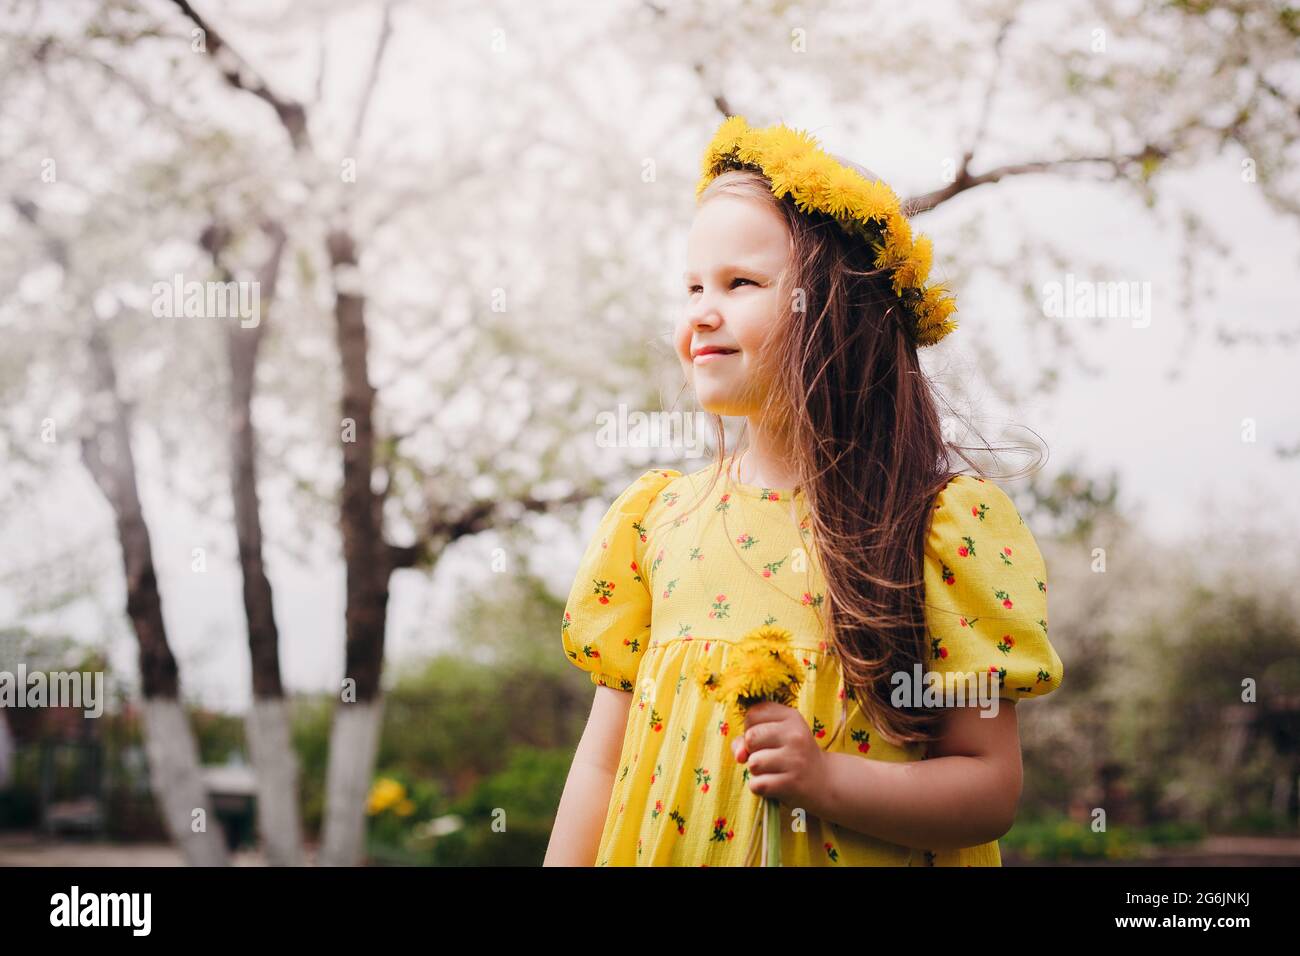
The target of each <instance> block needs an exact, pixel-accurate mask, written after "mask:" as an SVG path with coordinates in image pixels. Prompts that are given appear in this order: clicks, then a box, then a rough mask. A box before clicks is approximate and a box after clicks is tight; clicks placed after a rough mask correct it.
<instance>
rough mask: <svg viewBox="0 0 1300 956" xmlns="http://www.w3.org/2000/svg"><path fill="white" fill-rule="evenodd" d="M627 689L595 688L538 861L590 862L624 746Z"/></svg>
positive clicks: (628, 701)
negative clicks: (553, 820)
mask: <svg viewBox="0 0 1300 956" xmlns="http://www.w3.org/2000/svg"><path fill="white" fill-rule="evenodd" d="M631 709H632V694H631V693H630V692H628V691H622V690H615V689H614V688H612V687H597V688H596V697H595V700H593V701H592V704H591V715H590V716H589V717H588V718H587V729H586V730H584V731H583V732H582V740H581V741H579V742H578V749H577V751H576V752H575V753H574V755H573V765H572V766H571V767H570V768H569V777H568V780H566V781H565V784H564V794H563V796H561V797H560V808H559V810H558V811H557V812H556V814H555V827H554V829H552V830H551V841H550V843H549V844H548V845H547V847H546V859H545V860H543V861H542V866H593V865H595V862H596V851H597V849H598V848H599V846H600V834H601V831H602V830H603V829H604V827H605V815H606V813H607V812H608V810H609V798H610V794H611V793H612V792H613V790H614V775H615V774H616V773H617V772H618V758H619V754H620V753H621V752H622V749H623V735H624V733H625V732H626V730H627V718H628V713H629V711H630V710H631Z"/></svg>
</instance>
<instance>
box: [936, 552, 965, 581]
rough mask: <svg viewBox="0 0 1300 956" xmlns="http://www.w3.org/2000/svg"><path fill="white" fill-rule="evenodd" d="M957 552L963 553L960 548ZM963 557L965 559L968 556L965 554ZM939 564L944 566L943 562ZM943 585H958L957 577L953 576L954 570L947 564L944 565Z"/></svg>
mask: <svg viewBox="0 0 1300 956" xmlns="http://www.w3.org/2000/svg"><path fill="white" fill-rule="evenodd" d="M957 550H958V551H959V552H960V551H961V549H960V548H958V549H957ZM962 557H963V558H964V557H966V555H964V554H963V555H962ZM939 563H940V564H943V562H942V561H941V562H939ZM943 583H944V584H956V583H957V578H956V576H955V575H953V573H952V568H950V567H948V565H946V564H943Z"/></svg>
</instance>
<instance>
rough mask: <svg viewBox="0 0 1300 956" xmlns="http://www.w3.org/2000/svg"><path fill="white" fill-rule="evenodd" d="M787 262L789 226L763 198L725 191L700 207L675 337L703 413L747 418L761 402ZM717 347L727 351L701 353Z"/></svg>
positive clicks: (689, 247) (691, 238) (689, 248)
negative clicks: (766, 347) (763, 365)
mask: <svg viewBox="0 0 1300 956" xmlns="http://www.w3.org/2000/svg"><path fill="white" fill-rule="evenodd" d="M789 261H790V233H789V230H788V229H787V228H786V225H785V222H784V221H783V220H782V219H781V217H780V215H779V214H778V213H777V212H776V210H774V209H772V208H771V207H769V206H767V205H765V204H764V203H762V202H759V201H757V200H752V199H743V198H741V197H738V196H728V195H725V194H723V195H719V196H716V197H714V198H713V199H710V200H709V201H708V202H706V203H705V204H704V205H703V206H701V207H700V208H699V209H698V210H697V211H696V213H695V221H694V223H693V224H692V226H691V232H690V236H689V238H688V239H687V244H686V274H685V276H684V287H685V293H686V299H687V302H686V307H685V309H684V310H683V314H682V318H681V321H679V322H678V323H677V328H676V331H675V333H674V336H673V343H674V346H675V347H676V350H677V357H678V359H679V360H680V361H681V363H682V367H683V370H684V371H685V374H686V378H687V381H689V382H690V383H691V385H692V386H693V387H694V390H695V395H696V398H697V399H698V401H699V404H700V407H701V408H703V409H704V410H705V411H708V412H713V413H714V414H717V415H735V416H748V415H751V414H753V413H755V412H757V411H758V410H759V409H760V408H761V406H762V402H763V400H764V399H765V398H766V394H767V388H768V381H767V376H766V375H765V374H763V372H762V371H760V363H761V359H762V358H763V354H764V352H763V343H764V341H765V339H766V337H767V336H768V334H769V333H771V332H772V331H773V329H774V328H775V326H776V323H777V320H778V319H779V318H780V316H781V301H780V298H781V293H780V291H779V285H780V282H779V280H780V278H781V273H782V272H783V271H784V270H785V268H786V266H787V264H788V263H789ZM711 346H712V347H717V348H720V349H724V350H727V351H726V354H715V355H709V356H707V357H705V356H703V355H700V354H699V352H700V350H701V349H706V348H709V347H711Z"/></svg>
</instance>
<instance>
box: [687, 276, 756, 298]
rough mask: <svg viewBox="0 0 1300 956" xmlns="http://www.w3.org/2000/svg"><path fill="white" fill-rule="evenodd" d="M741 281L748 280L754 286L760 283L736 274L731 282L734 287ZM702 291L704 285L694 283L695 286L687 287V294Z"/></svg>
mask: <svg viewBox="0 0 1300 956" xmlns="http://www.w3.org/2000/svg"><path fill="white" fill-rule="evenodd" d="M739 282H748V283H749V284H750V285H753V286H756V285H758V283H757V282H755V281H754V280H753V279H746V278H744V277H743V276H736V277H735V278H734V279H732V280H731V284H732V286H733V287H734V286H735V285H736V284H737V283H739ZM702 291H703V287H702V286H698V285H693V286H690V287H688V288H687V290H686V294H687V295H695V293H697V292H702Z"/></svg>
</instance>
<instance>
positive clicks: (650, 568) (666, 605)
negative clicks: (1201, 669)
mask: <svg viewBox="0 0 1300 956" xmlns="http://www.w3.org/2000/svg"><path fill="white" fill-rule="evenodd" d="M714 467H715V466H714V465H712V464H710V465H709V466H708V467H706V468H704V469H701V470H700V471H697V472H693V473H691V474H686V475H683V474H682V473H681V472H680V471H676V470H673V469H655V470H652V471H647V472H646V473H645V474H643V475H642V476H641V477H640V478H638V479H637V480H636V481H634V482H633V483H632V484H631V485H629V486H628V487H627V488H626V490H624V491H623V492H622V494H620V495H619V496H618V498H616V499H615V501H614V503H613V504H612V505H611V506H610V508H609V510H608V511H607V512H606V513H605V516H604V517H603V518H602V519H601V522H600V525H599V527H598V528H597V529H596V532H595V534H594V535H593V536H592V538H591V541H590V544H589V545H588V546H587V549H586V552H585V554H584V556H583V558H582V561H581V565H580V567H579V568H578V571H577V574H576V577H575V579H574V582H573V587H572V590H571V592H570V594H569V599H568V602H567V605H566V608H565V612H564V619H563V622H562V625H561V635H562V642H563V646H564V650H565V653H566V654H567V655H568V657H569V659H570V661H572V662H573V663H574V664H575V665H576V666H577V667H579V668H581V669H582V670H584V671H587V672H588V673H589V674H590V675H591V680H592V683H593V684H597V685H606V686H609V687H614V688H618V689H621V690H625V691H630V692H631V694H632V700H631V711H630V714H629V717H628V722H627V730H626V732H625V734H624V738H623V746H622V751H621V754H620V757H619V769H618V771H617V775H616V777H615V783H614V789H613V792H612V794H611V798H610V803H609V807H608V810H607V813H606V818H605V822H604V828H603V830H602V833H601V839H600V845H599V849H598V851H597V855H596V865H598V866H606V865H610V866H647V865H650V866H744V865H753V864H754V863H756V862H757V859H758V847H759V842H760V841H759V839H758V834H759V831H760V830H761V826H762V823H761V816H760V814H759V811H760V809H761V798H760V797H758V796H757V795H756V794H754V793H753V792H752V791H751V790H750V789H749V787H748V786H747V780H748V777H749V768H748V767H747V766H745V765H744V764H740V763H737V761H736V759H735V757H734V756H733V755H732V753H731V749H730V744H731V742H732V740H733V739H734V735H735V734H737V733H740V732H743V731H744V727H743V726H741V727H737V726H733V725H730V724H728V723H727V721H726V720H725V719H724V718H723V709H722V705H721V704H720V703H717V702H715V701H713V700H711V699H709V698H707V697H705V696H704V694H703V691H702V690H701V688H700V687H699V686H698V685H697V684H696V682H695V680H694V679H693V678H692V677H691V676H690V675H691V674H692V673H693V667H694V665H695V664H696V662H697V661H699V660H701V659H704V658H707V659H709V660H710V662H711V663H712V665H713V667H714V669H715V670H716V669H718V667H719V666H720V665H722V664H724V662H725V660H726V657H727V653H728V650H729V648H730V646H731V645H732V644H733V643H734V642H735V641H736V640H738V639H739V638H740V637H742V636H743V635H745V634H746V633H748V632H749V631H751V630H753V629H754V628H756V627H759V626H761V625H764V624H769V625H773V626H776V627H780V628H785V629H787V630H789V631H790V632H791V634H792V635H793V636H794V644H795V646H796V647H797V648H798V649H799V653H800V654H801V655H802V659H803V662H804V668H805V671H806V673H807V678H806V680H805V682H804V684H803V686H802V688H801V690H800V698H799V702H798V709H799V711H800V712H801V713H802V714H803V715H804V717H805V718H806V719H807V721H808V724H809V730H810V732H811V733H812V734H813V735H814V736H815V737H816V738H817V741H818V743H819V745H820V746H822V748H823V749H825V750H835V751H839V752H847V753H853V754H860V755H862V757H863V758H864V759H868V760H892V761H908V760H920V759H924V757H925V753H924V747H923V746H921V745H912V746H911V747H907V748H899V747H895V746H892V745H890V744H889V743H888V742H886V741H885V740H883V739H880V738H879V737H878V736H877V734H876V732H875V729H874V727H873V726H872V725H871V724H870V723H868V722H867V721H866V720H865V719H864V717H863V714H862V712H861V709H860V708H859V706H858V704H857V702H856V701H853V699H852V697H851V696H850V697H849V703H848V706H847V707H846V706H845V695H844V685H843V681H842V679H841V674H840V670H839V665H838V660H837V658H836V656H835V654H834V652H833V648H830V647H829V646H828V642H827V641H826V640H825V639H824V633H825V632H824V629H823V614H824V610H825V608H824V603H825V584H824V579H823V578H822V577H821V574H820V570H819V567H818V563H817V561H816V558H815V554H814V553H813V551H812V549H810V548H809V543H810V540H811V535H812V531H811V528H810V525H809V520H808V514H807V510H806V506H805V505H804V498H803V495H802V494H798V495H794V496H792V495H791V493H790V491H789V490H788V489H772V488H758V487H754V486H750V485H744V484H740V483H738V482H736V481H735V480H734V479H732V478H730V476H728V475H726V474H725V472H724V473H723V474H722V475H720V476H719V477H718V480H717V483H716V484H715V485H714V486H713V487H712V488H711V489H710V488H709V485H710V481H711V479H712V472H713V470H714ZM706 490H707V497H704V498H703V500H702V503H699V504H698V507H696V505H697V503H698V502H700V501H701V495H703V494H704V493H705V492H706ZM692 508H694V510H690V509H692ZM925 588H926V605H927V607H926V624H927V628H928V631H929V637H930V644H931V655H930V657H931V659H930V660H929V661H927V662H926V665H925V668H926V670H932V671H936V672H939V673H940V674H942V673H944V672H947V671H953V672H960V673H965V672H970V671H995V672H997V673H998V674H999V675H1000V676H1001V678H1002V680H1001V683H1000V684H999V685H998V687H999V689H998V695H999V696H1000V697H1002V698H1005V699H1012V700H1020V699H1023V698H1026V697H1039V696H1042V695H1043V694H1047V693H1049V692H1051V691H1052V690H1054V689H1055V688H1057V687H1058V686H1060V683H1061V678H1062V674H1063V669H1062V665H1061V661H1060V658H1059V657H1058V656H1057V654H1056V651H1055V650H1054V649H1053V647H1052V645H1051V644H1050V643H1048V640H1047V573H1046V569H1045V567H1044V563H1043V559H1042V556H1041V554H1040V553H1039V550H1038V547H1037V545H1036V544H1035V542H1034V538H1033V536H1032V535H1031V534H1030V532H1029V530H1028V528H1026V527H1025V525H1024V523H1023V521H1022V520H1021V517H1020V515H1019V514H1018V512H1017V511H1016V508H1015V506H1014V505H1013V504H1012V502H1011V499H1010V498H1009V497H1007V495H1006V493H1005V492H1003V491H1002V490H1001V489H1000V488H999V487H998V486H997V485H995V484H994V483H993V482H991V481H987V480H985V479H982V478H977V477H973V476H969V475H958V476H956V477H955V478H953V479H952V480H951V481H950V482H949V483H948V485H947V486H946V487H945V488H944V490H943V491H942V492H941V493H940V494H939V495H938V496H937V498H936V501H935V509H934V511H933V514H932V520H931V526H930V530H929V532H928V536H927V539H926V546H925ZM781 809H782V814H781V818H782V819H783V820H785V821H791V820H792V819H794V818H793V817H792V813H791V808H790V807H785V806H783V807H782V808H781ZM782 830H783V833H782V844H781V854H782V862H783V864H784V865H786V866H1000V865H1001V857H1000V855H999V853H998V844H997V842H996V841H994V842H992V843H987V844H984V845H981V846H977V847H969V848H965V849H961V850H946V851H939V852H931V851H930V850H928V849H926V848H925V847H905V846H899V845H896V844H892V843H887V842H884V841H881V840H878V839H875V838H873V837H870V836H867V835H866V834H863V833H860V832H857V831H854V830H850V829H847V828H845V827H842V826H838V825H836V824H833V823H830V822H827V821H823V820H820V819H818V818H816V817H813V816H811V815H809V816H807V817H806V821H805V824H804V826H803V828H802V829H800V828H798V827H791V826H789V825H787V826H785V827H783V828H782Z"/></svg>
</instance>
